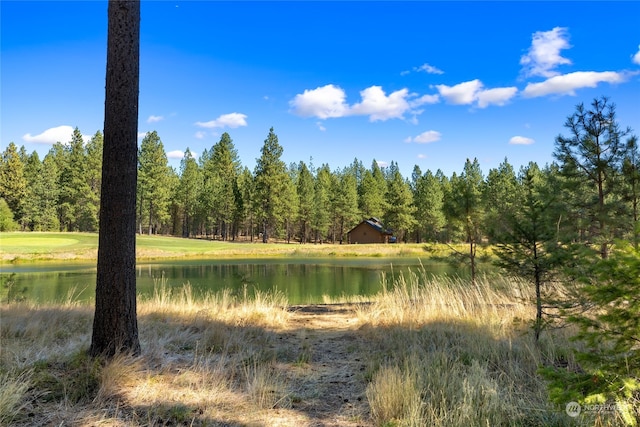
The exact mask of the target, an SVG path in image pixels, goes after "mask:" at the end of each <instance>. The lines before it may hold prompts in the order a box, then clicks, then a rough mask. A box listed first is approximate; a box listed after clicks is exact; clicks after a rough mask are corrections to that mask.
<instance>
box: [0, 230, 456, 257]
mask: <svg viewBox="0 0 640 427" xmlns="http://www.w3.org/2000/svg"><path fill="white" fill-rule="evenodd" d="M136 248H137V257H138V259H139V260H143V259H146V260H148V259H162V258H214V257H215V258H272V257H305V258H306V257H336V256H337V257H405V256H411V257H415V256H419V257H430V256H433V255H436V254H440V253H442V254H446V253H448V252H450V248H449V247H448V246H446V245H431V246H430V248H431V249H430V250H429V251H426V248H427V246H425V245H424V244H404V243H400V244H388V245H382V244H369V245H348V244H344V245H339V244H330V243H329V244H327V243H325V244H313V243H309V244H305V245H300V244H298V243H296V242H293V241H292V242H291V243H268V244H263V243H261V242H260V241H258V240H256V241H254V242H246V241H241V242H221V241H211V240H204V239H184V238H181V237H167V236H148V235H142V236H138V237H137V246H136ZM97 249H98V234H97V233H58V232H46V233H35V232H34V233H29V232H27V233H23V232H12V233H0V263H16V262H32V261H47V260H55V261H61V260H76V261H94V260H95V259H96V255H97ZM461 249H462V250H464V248H461Z"/></svg>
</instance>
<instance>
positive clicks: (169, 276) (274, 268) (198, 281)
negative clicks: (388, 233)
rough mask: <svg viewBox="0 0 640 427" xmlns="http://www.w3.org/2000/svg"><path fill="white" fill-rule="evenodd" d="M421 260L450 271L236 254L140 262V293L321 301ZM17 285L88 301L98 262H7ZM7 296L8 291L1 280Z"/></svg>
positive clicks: (41, 294)
mask: <svg viewBox="0 0 640 427" xmlns="http://www.w3.org/2000/svg"><path fill="white" fill-rule="evenodd" d="M421 265H424V267H425V269H427V270H428V271H429V272H431V273H433V274H444V273H448V272H450V271H449V268H448V267H447V266H446V265H442V264H434V263H429V262H428V261H426V260H420V259H406V258H402V259H383V258H376V259H327V260H325V259H313V260H293V261H292V260H281V259H280V260H273V259H272V260H233V261H210V260H209V261H197V260H189V261H169V262H158V263H139V264H138V266H137V289H138V294H139V295H142V296H150V295H152V294H153V289H154V285H158V284H159V283H160V282H163V283H165V284H166V286H168V287H177V288H179V287H182V286H183V284H186V283H189V284H190V285H191V287H192V289H193V292H194V294H195V295H198V294H201V293H206V292H217V291H220V290H222V289H225V288H226V289H231V290H232V291H234V292H242V291H243V290H244V289H245V287H246V288H247V289H249V290H253V289H258V290H260V291H269V290H273V289H277V290H279V291H281V292H283V293H285V294H286V295H287V297H288V299H289V302H290V303H291V304H303V303H318V302H322V301H323V296H324V295H327V296H330V297H340V296H351V295H362V296H367V295H372V294H375V293H377V292H378V291H379V290H380V289H381V280H380V278H381V274H382V273H386V274H400V273H402V272H407V271H409V270H414V271H415V270H417V269H418V268H420V266H421ZM12 273H15V275H14V276H13V278H12V279H11V280H13V282H14V283H13V286H14V289H24V292H23V297H24V298H26V299H28V300H32V301H35V302H51V301H61V300H65V299H68V298H69V293H70V292H71V293H73V297H72V298H73V299H76V300H81V301H87V300H92V299H93V298H94V294H95V280H96V271H95V266H94V265H82V264H77V265H73V264H67V265H50V264H45V265H40V266H33V265H32V266H28V267H21V266H9V268H8V269H4V268H3V271H2V275H1V276H2V278H3V282H5V281H7V278H8V277H9V275H10V274H12ZM2 295H3V299H4V298H6V296H7V292H6V288H5V287H4V284H3V294H2Z"/></svg>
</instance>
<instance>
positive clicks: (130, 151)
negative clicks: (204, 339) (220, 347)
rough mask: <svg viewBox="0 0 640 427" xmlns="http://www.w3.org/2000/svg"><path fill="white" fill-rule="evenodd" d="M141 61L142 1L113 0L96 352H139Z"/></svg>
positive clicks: (92, 349)
mask: <svg viewBox="0 0 640 427" xmlns="http://www.w3.org/2000/svg"><path fill="white" fill-rule="evenodd" d="M139 66H140V2H139V1H126V0H110V1H109V7H108V35H107V71H106V89H105V119H104V147H103V163H102V187H101V192H100V194H101V200H100V232H99V237H98V269H97V278H96V308H95V315H94V318H93V334H92V336H91V347H90V348H89V354H91V355H92V356H99V355H105V356H114V355H115V354H117V353H121V352H124V353H132V354H139V353H140V341H139V338H138V321H137V312H136V178H137V166H138V158H137V157H138V156H137V155H138V147H137V140H138V137H137V134H138V93H139V77H140V68H139Z"/></svg>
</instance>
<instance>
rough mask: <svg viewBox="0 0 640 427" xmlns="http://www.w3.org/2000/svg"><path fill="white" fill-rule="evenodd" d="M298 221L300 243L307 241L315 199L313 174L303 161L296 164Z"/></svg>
mask: <svg viewBox="0 0 640 427" xmlns="http://www.w3.org/2000/svg"><path fill="white" fill-rule="evenodd" d="M296 191H297V194H298V222H299V224H300V243H307V239H308V237H309V229H310V227H309V225H310V224H311V222H312V220H313V205H314V201H315V187H314V182H313V175H311V172H310V171H309V168H308V167H307V165H306V164H305V163H304V162H302V161H301V162H300V164H299V165H298V182H297V185H296Z"/></svg>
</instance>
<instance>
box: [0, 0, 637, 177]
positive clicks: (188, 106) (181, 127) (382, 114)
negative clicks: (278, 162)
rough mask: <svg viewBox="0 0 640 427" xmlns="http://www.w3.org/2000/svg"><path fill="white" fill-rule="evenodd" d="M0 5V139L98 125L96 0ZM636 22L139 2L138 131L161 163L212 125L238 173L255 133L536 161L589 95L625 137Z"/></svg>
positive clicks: (453, 158)
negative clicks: (227, 143) (613, 114)
mask: <svg viewBox="0 0 640 427" xmlns="http://www.w3.org/2000/svg"><path fill="white" fill-rule="evenodd" d="M0 8H1V9H0V15H1V41H0V43H1V54H2V56H1V77H0V79H1V80H0V83H1V99H0V100H1V105H0V107H1V111H0V113H1V130H0V146H1V147H0V148H2V150H4V148H5V147H6V146H7V144H8V143H9V142H11V141H13V142H15V143H16V144H18V145H24V146H25V147H26V148H27V150H28V151H29V152H31V151H33V150H37V151H38V152H39V153H41V154H45V153H46V152H47V151H48V150H49V149H50V147H51V144H52V143H54V142H55V141H61V142H66V141H68V140H69V139H70V132H71V129H72V128H74V127H78V128H79V129H80V130H81V131H82V133H83V134H85V135H92V134H94V133H95V132H96V131H97V130H100V129H102V125H103V119H104V117H103V115H104V79H105V63H106V32H107V3H106V2H104V1H70V2H59V1H44V2H34V1H24V0H23V1H17V2H13V1H5V0H2V1H1V3H0ZM638 17H640V2H637V1H633V2H631V1H629V2H577V1H572V2H506V1H503V2H483V1H475V2H461V1H450V2H429V1H425V2H419V1H411V2H365V1H351V2H327V1H322V2H304V1H297V2H283V1H280V2H268V1H260V2H245V1H236V2H219V1H187V2H183V1H143V2H142V22H141V65H140V70H141V71H140V105H139V114H140V116H139V131H140V134H141V135H143V134H144V133H145V132H147V131H151V130H156V131H157V132H158V134H159V135H160V138H161V139H162V141H163V144H164V146H165V149H166V151H167V152H168V153H169V156H170V158H171V159H170V162H171V164H172V165H173V166H175V167H178V165H179V161H180V158H182V154H183V152H184V150H185V149H186V148H187V147H188V148H189V149H190V150H191V151H192V152H194V153H196V154H199V153H201V152H202V150H203V149H205V148H210V147H211V146H212V145H213V144H215V143H216V142H217V141H218V140H219V139H220V135H221V134H222V133H223V132H228V133H229V134H230V135H231V138H232V139H233V141H234V144H235V146H236V148H237V150H238V154H239V156H240V158H241V160H242V163H243V165H246V166H249V167H250V168H251V169H253V167H254V165H255V159H256V158H257V157H259V156H260V148H261V147H262V145H263V142H264V139H265V138H266V136H267V134H268V132H269V128H270V127H272V126H273V127H274V130H275V132H276V134H277V135H278V138H279V141H280V144H281V145H282V146H283V147H284V154H283V158H282V159H283V160H284V161H285V162H287V163H290V162H298V161H300V160H304V161H305V162H309V161H310V159H311V158H312V159H313V164H314V165H315V166H319V165H321V164H322V163H328V164H329V165H330V167H331V168H332V169H336V168H340V167H344V166H347V165H349V164H350V163H351V162H352V161H353V159H354V158H356V157H357V158H358V159H360V160H361V161H363V163H364V164H365V165H366V166H370V165H371V162H372V161H373V159H375V160H377V161H378V162H380V163H382V164H388V163H389V162H391V161H392V160H393V161H396V162H397V163H398V164H399V166H400V170H401V172H402V173H403V175H405V176H406V177H409V176H410V174H411V171H412V169H413V167H414V165H416V164H417V165H419V166H420V167H421V169H422V170H423V171H425V170H427V169H430V170H432V171H433V172H435V171H436V170H437V169H442V170H443V171H444V172H445V173H446V174H447V175H450V174H451V173H452V172H454V171H455V172H459V171H461V170H462V167H463V165H464V161H465V159H466V158H474V157H477V158H478V160H479V161H480V165H481V167H482V169H483V171H484V172H485V173H487V172H488V171H489V169H490V168H494V167H497V166H498V165H499V163H500V162H501V161H502V160H503V159H504V158H505V157H506V158H508V160H509V162H510V163H512V164H513V165H514V166H515V167H516V168H518V167H519V166H520V165H522V164H526V163H527V162H529V161H531V160H533V161H536V162H538V163H539V164H540V165H544V164H545V163H548V162H550V161H552V160H553V158H552V152H553V148H554V139H555V137H556V136H557V135H558V134H560V133H562V134H565V135H566V134H567V132H566V130H565V129H564V128H563V124H564V121H565V119H566V117H567V116H568V115H570V114H571V113H573V111H574V110H575V106H576V104H578V103H580V102H584V103H585V104H588V103H590V102H591V101H592V100H593V99H594V98H595V97H599V96H602V95H606V96H609V97H610V98H611V100H612V101H613V102H614V103H615V104H616V105H617V111H618V118H619V121H620V123H621V124H622V125H623V126H629V127H631V128H632V129H633V130H634V132H635V133H636V134H640V25H638V22H639V21H638V19H639V18H638Z"/></svg>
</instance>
